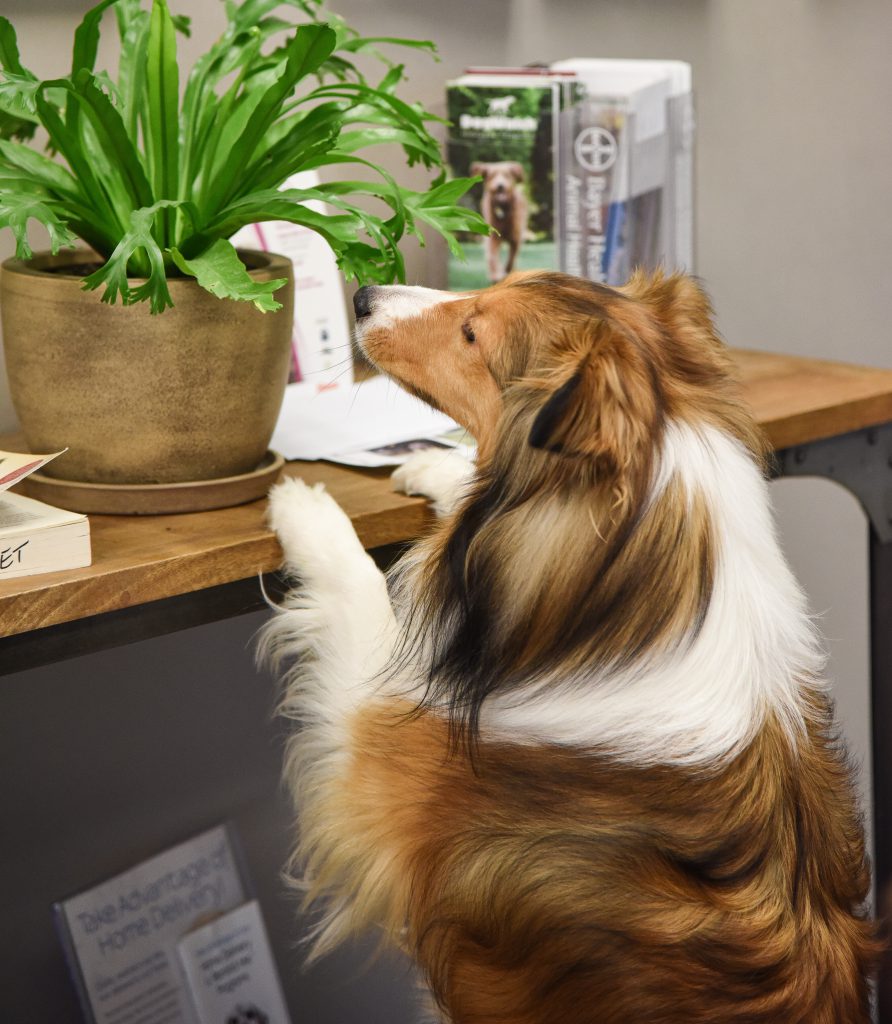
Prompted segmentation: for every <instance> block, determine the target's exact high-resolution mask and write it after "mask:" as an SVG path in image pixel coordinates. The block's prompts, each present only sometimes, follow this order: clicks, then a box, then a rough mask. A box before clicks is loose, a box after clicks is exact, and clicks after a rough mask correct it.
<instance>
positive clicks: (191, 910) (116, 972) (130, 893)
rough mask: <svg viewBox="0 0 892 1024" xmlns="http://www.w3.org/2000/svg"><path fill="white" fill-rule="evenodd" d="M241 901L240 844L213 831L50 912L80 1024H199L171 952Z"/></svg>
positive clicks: (229, 834)
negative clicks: (81, 1017)
mask: <svg viewBox="0 0 892 1024" xmlns="http://www.w3.org/2000/svg"><path fill="white" fill-rule="evenodd" d="M248 898H249V893H248V884H247V875H246V873H245V871H244V869H243V867H242V864H241V857H240V852H239V848H238V843H237V838H236V836H235V833H234V831H233V829H232V827H231V826H230V825H220V826H218V827H217V828H213V829H210V830H209V831H207V832H204V833H202V834H201V835H198V836H195V837H194V838H193V839H189V840H187V841H186V842H184V843H180V844H179V845H178V846H175V847H173V848H172V849H169V850H166V851H165V852H164V853H160V854H158V855H157V856H155V857H152V858H150V859H149V860H146V861H143V863H142V864H138V865H137V866H136V867H133V868H130V869H129V870H127V871H124V872H122V873H121V874H119V875H116V876H115V877H114V878H110V879H108V881H105V882H101V883H100V884H99V885H96V886H94V887H93V888H91V889H88V890H86V891H85V892H81V893H78V894H77V895H76V896H72V897H71V898H70V899H66V900H62V901H61V902H59V903H57V904H55V906H54V907H53V910H54V912H55V916H56V923H57V926H58V930H59V934H60V937H61V939H62V944H63V947H64V949H65V954H66V957H67V959H68V962H69V966H70V968H71V974H72V978H73V979H74V982H75V986H76V988H77V990H78V995H79V996H80V1000H81V1007H82V1009H83V1012H84V1016H85V1018H86V1020H87V1021H90V1022H92V1024H137V1022H139V1024H200V1022H199V1021H198V1019H197V1018H196V1016H195V1011H194V1009H193V1005H192V1000H191V998H190V996H189V994H188V991H187V986H186V983H185V978H184V976H183V974H182V971H181V969H180V964H179V958H178V955H177V944H178V942H179V941H180V939H181V938H182V937H183V936H184V935H185V934H186V933H187V932H189V931H191V930H192V929H194V928H195V927H197V926H200V925H202V924H204V923H205V922H207V921H210V920H212V919H213V918H214V917H216V916H218V915H219V914H220V913H223V912H226V911H229V910H232V909H233V908H234V907H237V906H240V905H241V904H242V903H244V902H245V900H246V899H248Z"/></svg>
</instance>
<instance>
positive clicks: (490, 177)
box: [471, 160, 525, 199]
mask: <svg viewBox="0 0 892 1024" xmlns="http://www.w3.org/2000/svg"><path fill="white" fill-rule="evenodd" d="M471 174H473V175H477V174H479V175H480V176H481V177H482V178H483V187H484V188H485V189H486V191H487V192H489V193H490V194H491V195H492V196H494V197H495V198H496V199H505V198H507V197H508V196H509V195H511V193H512V192H513V191H514V189H515V188H516V187H517V186H518V185H519V184H520V183H521V182H522V181H523V180H524V178H525V175H524V172H523V167H522V165H521V164H519V163H516V162H514V161H513V160H501V161H498V162H495V163H492V162H491V163H484V162H482V161H477V162H476V163H473V164H471Z"/></svg>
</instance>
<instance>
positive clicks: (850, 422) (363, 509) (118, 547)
mask: <svg viewBox="0 0 892 1024" xmlns="http://www.w3.org/2000/svg"><path fill="white" fill-rule="evenodd" d="M733 354H734V358H735V360H736V362H737V364H738V366H739V368H740V375H741V379H742V381H743V384H744V389H745V393H746V397H747V400H748V401H749V402H750V404H751V405H752V407H753V410H754V411H755V414H756V419H757V420H758V422H759V423H760V424H761V425H762V426H763V428H764V429H765V431H766V433H767V434H768V437H769V439H770V440H771V443H772V444H773V445H774V447H775V448H776V449H780V448H789V447H794V446H796V445H800V444H807V443H808V442H810V441H816V440H820V439H821V438H825V437H832V436H834V435H836V434H842V433H847V432H849V431H852V430H859V429H861V428H863V427H871V426H877V425H878V424H880V423H886V422H890V421H892V370H875V369H869V368H866V367H858V366H849V365H846V364H842V363H830V362H823V361H820V360H815V359H803V358H800V357H795V356H783V355H774V354H771V353H766V352H752V351H742V350H735V351H734V353H733ZM11 445H12V440H11V439H10V438H7V439H5V440H4V439H0V447H4V446H8V447H11ZM285 472H287V473H289V474H291V475H295V476H302V477H303V478H304V479H305V480H307V481H308V482H311V483H316V482H318V481H322V482H324V483H325V484H326V486H327V487H328V489H329V490H330V491H331V493H332V494H333V495H334V497H335V498H336V499H337V500H338V501H339V502H340V503H341V505H342V506H343V508H344V509H345V510H346V511H347V513H348V514H349V515H350V517H351V519H352V520H353V524H354V526H355V527H356V530H357V533H358V534H359V537H360V539H361V540H362V542H363V544H364V545H365V546H366V547H367V548H374V547H379V546H382V545H385V544H393V543H397V542H400V541H406V540H411V539H412V538H414V537H417V536H418V535H419V533H420V532H421V531H422V530H423V529H424V528H425V525H426V524H427V523H428V522H429V512H428V509H427V504H426V502H424V501H423V500H421V499H418V498H406V497H404V496H403V495H399V494H395V493H394V492H393V491H392V490H391V489H390V483H389V479H388V475H389V474H388V473H387V472H386V471H381V470H353V469H347V468H345V467H343V466H335V465H330V464H328V463H320V462H316V463H304V462H293V463H290V464H288V466H287V467H286V470H285ZM265 504H266V503H265V502H263V501H257V502H253V503H252V504H249V505H241V506H238V507H236V508H229V509H220V510H218V511H214V512H199V513H195V514H192V515H174V516H146V517H142V516H91V517H90V527H91V535H92V543H93V564H92V565H91V566H88V567H87V568H84V569H73V570H68V571H65V572H57V573H45V574H41V575H38V576H28V577H24V578H22V579H15V580H7V581H4V582H0V637H2V636H9V635H12V634H17V633H24V632H27V631H29V630H34V629H40V628H42V627H45V626H51V625H56V624H59V623H62V622H71V621H74V620H77V619H82V618H86V617H88V616H92V615H97V614H100V613H102V612H109V611H114V610H118V609H123V608H128V607H131V606H133V605H138V604H142V603H145V602H148V601H156V600H160V599H162V598H167V597H174V596H177V595H180V594H188V593H192V592H195V591H199V590H204V589H205V588H208V587H213V586H216V585H218V584H222V583H231V582H234V581H236V580H242V579H247V578H248V577H251V576H256V575H257V574H258V573H261V572H270V571H272V570H274V569H276V568H277V567H278V564H279V561H280V557H281V553H280V550H279V546H278V543H277V542H276V540H275V538H274V537H273V536H272V534H270V532H269V531H268V530H267V529H266V527H265V525H264V512H265Z"/></svg>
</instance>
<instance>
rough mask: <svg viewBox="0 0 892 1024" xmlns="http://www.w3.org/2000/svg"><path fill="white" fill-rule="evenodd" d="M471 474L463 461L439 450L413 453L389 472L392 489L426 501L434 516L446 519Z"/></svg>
mask: <svg viewBox="0 0 892 1024" xmlns="http://www.w3.org/2000/svg"><path fill="white" fill-rule="evenodd" d="M473 475H474V467H473V466H472V465H471V463H470V462H468V460H467V459H464V458H462V457H461V456H460V455H457V454H456V453H455V452H453V451H450V450H445V449H443V448H428V449H427V450H426V451H423V452H416V453H415V454H414V455H411V456H409V458H408V459H406V461H405V462H404V463H403V464H402V465H401V466H399V467H398V468H397V469H395V470H394V471H393V473H392V474H391V477H390V479H391V480H392V481H393V487H394V490H397V491H402V492H403V493H404V494H420V495H422V496H423V497H425V498H429V499H430V500H431V503H432V504H433V507H434V512H436V514H437V515H438V516H447V515H449V514H450V512H452V511H453V510H454V509H455V507H456V506H457V505H458V503H459V501H461V499H462V497H463V496H464V494H465V492H466V491H467V485H468V483H469V482H470V480H471V479H472V477H473Z"/></svg>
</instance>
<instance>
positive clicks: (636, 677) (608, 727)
mask: <svg viewBox="0 0 892 1024" xmlns="http://www.w3.org/2000/svg"><path fill="white" fill-rule="evenodd" d="M672 480H677V481H679V482H681V483H682V484H683V488H684V492H685V493H686V494H687V495H688V500H689V501H691V500H693V499H694V498H695V497H697V496H700V497H702V499H704V500H705V504H706V508H707V510H708V514H709V516H710V528H711V531H712V534H713V538H714V544H715V550H716V565H715V577H714V585H713V589H712V594H711V598H710V601H709V606H708V609H707V611H706V615H705V617H704V619H703V621H702V624H701V625H700V627H699V629H698V630H697V631H696V632H695V633H693V634H692V636H691V637H690V638H689V639H688V641H687V642H683V643H681V644H679V645H677V646H676V647H675V648H674V649H673V650H672V651H670V652H662V653H658V652H654V653H653V654H650V655H645V656H644V657H643V658H642V659H640V660H639V661H638V662H637V663H635V664H634V665H631V666H628V667H623V668H621V669H617V670H614V671H611V670H610V669H605V670H600V671H598V672H596V673H595V674H593V675H591V676H587V677H581V678H574V679H549V680H546V681H544V682H541V683H536V684H534V685H530V686H528V687H524V688H521V689H519V690H514V691H512V692H509V693H502V694H495V695H493V696H491V697H490V698H489V699H487V700H486V701H485V703H484V704H483V707H482V710H481V716H480V727H481V737H482V738H484V739H503V740H504V739H507V740H511V741H514V742H524V743H556V744H562V745H563V744H566V745H572V746H578V747H582V748H586V749H597V750H599V751H603V752H604V753H605V754H609V756H610V757H611V758H613V759H616V760H618V761H621V762H623V763H629V764H635V765H652V764H670V765H680V766H689V767H694V766H702V767H715V766H718V765H721V764H723V763H726V762H727V761H728V760H729V759H730V758H732V757H733V756H734V755H735V754H736V753H738V752H739V751H740V750H741V749H742V748H743V747H745V746H746V745H747V743H748V742H749V741H751V740H752V739H753V737H754V736H755V734H756V733H757V732H758V730H759V728H760V726H761V725H762V724H763V723H764V722H765V720H766V718H767V717H769V716H772V717H773V718H774V719H775V720H776V721H777V722H779V723H780V725H781V726H782V727H783V728H784V729H785V730H786V732H787V733H788V735H789V736H790V739H791V741H792V742H794V743H795V741H796V739H797V737H798V736H799V735H801V733H802V730H803V728H804V719H805V717H806V715H807V709H806V707H805V704H806V698H807V691H808V688H809V687H814V686H818V685H820V684H819V683H818V677H819V674H820V672H821V670H822V668H823V662H824V657H823V653H822V651H821V648H820V643H819V641H818V638H817V635H816V631H815V629H814V627H813V624H812V622H811V620H810V618H809V616H808V614H807V611H806V606H805V600H804V597H803V594H802V591H801V590H800V588H799V586H798V584H797V582H796V580H795V579H794V577H793V575H792V573H791V571H790V569H789V567H788V565H787V563H786V561H785V559H784V557H783V554H782V553H781V550H780V546H779V544H778V540H777V536H776V532H775V527H774V522H773V519H772V515H771V511H770V505H769V497H768V493H767V491H768V487H767V483H766V482H765V480H764V479H763V478H762V475H761V473H760V471H759V469H758V467H757V466H756V464H755V463H754V461H753V459H752V458H751V457H750V455H749V454H748V453H747V452H746V451H745V450H744V448H743V446H742V445H741V444H740V443H739V442H737V441H736V440H734V439H732V438H731V437H729V436H728V435H727V434H725V433H723V432H722V431H720V430H718V429H716V428H714V427H711V426H698V427H696V428H694V427H691V426H689V425H686V424H682V423H678V422H676V423H671V424H669V425H668V427H667V430H666V432H665V437H664V441H663V445H662V449H661V454H660V458H659V462H658V465H657V470H656V473H655V480H654V484H653V492H654V498H656V497H657V496H658V495H659V494H660V493H661V492H662V491H663V489H664V488H665V487H666V486H667V485H668V484H669V482H670V481H672Z"/></svg>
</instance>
